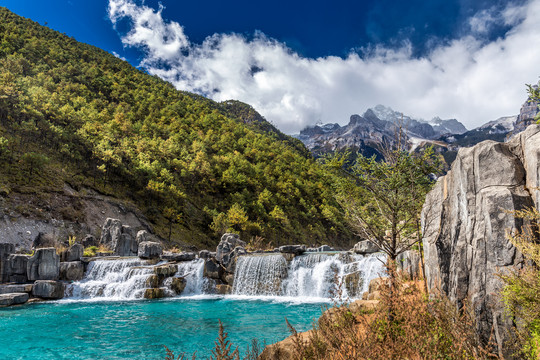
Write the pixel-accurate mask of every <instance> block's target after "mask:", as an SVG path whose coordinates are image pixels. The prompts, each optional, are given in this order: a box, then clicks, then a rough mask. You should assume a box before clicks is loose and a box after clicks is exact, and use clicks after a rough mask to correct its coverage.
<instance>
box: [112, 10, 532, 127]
mask: <svg viewBox="0 0 540 360" xmlns="http://www.w3.org/2000/svg"><path fill="white" fill-rule="evenodd" d="M108 12H109V18H110V19H111V21H112V22H113V24H117V23H118V22H119V21H121V20H122V19H124V20H128V21H129V23H130V30H129V32H128V33H127V34H125V35H123V36H122V42H123V43H124V44H125V45H126V46H133V47H138V48H141V49H143V50H144V54H145V56H144V59H143V60H142V62H141V66H143V67H145V68H146V69H147V71H148V72H149V73H151V74H154V75H158V76H160V77H161V78H163V79H165V80H167V81H170V82H171V83H173V84H174V85H175V86H176V87H177V88H178V89H182V90H187V91H192V92H197V93H200V94H203V95H206V96H208V97H210V98H212V99H214V100H216V101H224V100H228V99H238V100H241V101H244V102H246V103H248V104H251V105H252V106H253V107H255V109H256V110H258V111H259V112H260V113H261V114H262V115H264V116H265V117H266V118H267V119H268V120H270V121H271V122H273V123H274V124H275V125H276V126H277V127H278V128H280V129H281V130H282V131H284V132H287V133H295V132H298V131H299V130H301V129H302V128H304V127H305V126H307V125H312V124H315V123H316V122H319V121H321V122H338V123H341V124H343V123H346V122H347V121H348V118H349V116H350V115H351V114H354V113H362V112H363V111H364V110H366V109H367V108H368V107H372V106H374V105H376V104H379V103H380V104H384V105H387V106H391V107H392V108H394V109H396V110H399V111H403V112H404V113H405V114H408V115H411V116H414V117H418V118H424V119H431V118H432V117H434V116H440V117H441V118H457V119H458V120H460V121H462V122H463V123H464V124H465V125H466V126H467V127H468V128H473V127H476V126H479V125H481V124H483V123H485V122H487V121H489V120H493V119H496V118H498V117H500V116H505V115H512V114H516V113H518V112H519V107H520V105H521V103H523V101H524V100H525V98H526V92H525V86H524V84H525V83H534V82H536V81H537V79H538V76H539V75H540V68H539V67H538V64H539V59H540V26H538V24H539V23H540V0H531V1H529V2H528V3H526V4H524V5H521V6H516V5H508V6H507V7H506V8H504V9H495V8H492V9H489V10H483V11H482V12H480V13H478V14H476V15H475V16H473V17H472V18H471V19H470V20H469V25H470V27H471V32H470V34H469V35H467V36H464V37H462V38H460V39H456V40H453V41H451V42H449V43H445V44H443V45H439V46H438V47H435V48H434V49H433V50H432V51H431V52H430V53H429V54H427V55H425V56H423V57H420V58H418V57H414V56H413V55H412V54H413V51H412V45H411V44H410V43H407V42H405V43H403V44H402V46H401V47H399V48H384V47H375V48H371V49H370V51H369V52H363V53H361V54H359V53H357V52H351V54H350V55H349V56H347V57H346V58H341V57H334V56H328V57H321V58H317V59H311V58H304V57H301V56H299V55H298V54H296V53H295V52H293V51H292V50H291V49H289V48H287V47H286V46H285V45H284V44H283V43H280V42H278V41H276V40H274V39H271V38H269V37H267V36H266V35H264V34H262V33H255V34H254V37H253V39H250V40H248V39H246V38H245V37H244V36H241V35H238V34H214V35H212V36H209V37H208V38H206V39H205V40H204V42H203V43H202V44H194V43H191V42H190V41H189V39H188V37H187V36H186V34H185V33H184V29H183V28H182V26H181V25H180V24H178V23H176V22H173V21H166V20H164V19H163V17H162V7H161V6H160V8H159V9H157V10H156V9H152V8H150V7H148V6H146V5H144V4H137V3H135V2H134V1H133V0H109V7H108ZM494 21H500V22H503V23H504V24H505V25H507V26H511V30H510V31H509V32H507V33H506V34H505V35H504V37H501V38H499V39H497V40H495V41H492V42H489V43H485V41H483V40H482V39H481V38H480V37H481V36H479V34H482V33H485V32H486V31H488V29H489V27H490V26H491V24H492V23H493V22H494Z"/></svg>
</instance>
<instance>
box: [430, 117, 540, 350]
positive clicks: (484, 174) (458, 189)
mask: <svg viewBox="0 0 540 360" xmlns="http://www.w3.org/2000/svg"><path fill="white" fill-rule="evenodd" d="M539 158H540V126H538V125H533V126H531V127H529V128H528V129H527V130H526V131H524V132H523V133H521V134H519V135H518V136H517V137H515V138H514V139H512V140H511V141H510V142H509V143H497V142H494V141H484V142H482V143H480V144H478V145H476V146H474V147H472V148H463V149H460V150H459V153H458V156H457V158H456V160H455V162H454V163H453V164H452V170H451V171H449V172H448V174H447V175H446V176H444V177H442V178H440V179H439V181H438V182H437V184H436V185H435V187H434V189H433V190H432V191H431V192H430V193H429V194H428V196H427V199H426V203H425V204H424V208H423V214H422V220H423V226H424V251H425V261H426V277H427V281H428V287H429V288H430V291H432V292H433V291H441V292H442V293H444V294H446V295H447V296H448V297H449V298H450V300H452V301H454V302H456V303H457V304H458V305H459V306H462V305H463V304H465V303H468V306H469V307H472V310H473V311H474V313H475V316H476V320H477V327H478V332H479V334H480V337H481V339H482V340H483V341H485V342H487V341H488V340H489V338H490V337H492V339H493V340H495V341H496V342H497V344H498V347H499V349H498V350H499V352H500V353H501V354H503V353H504V342H505V340H506V339H508V334H507V330H508V329H509V328H510V327H511V326H512V323H511V321H510V320H509V319H507V318H506V317H505V316H504V311H503V306H502V303H501V301H500V297H499V293H500V290H501V289H502V286H503V284H502V282H501V280H500V279H499V277H497V274H498V273H504V272H506V271H510V270H511V269H512V268H516V267H518V268H519V267H520V266H522V264H523V257H522V255H521V254H520V253H519V251H517V250H516V248H515V247H514V246H513V245H512V244H511V243H510V242H509V241H508V240H507V238H506V231H508V230H510V231H511V230H512V229H516V228H519V227H521V225H522V223H521V221H520V220H519V219H516V218H514V216H513V215H512V213H511V212H512V211H514V210H520V209H523V208H526V207H531V206H536V207H538V206H539V204H540V193H539V191H538V189H537V187H538V186H539V185H540V178H539V174H538V170H539V167H540V161H539ZM535 188H536V189H535Z"/></svg>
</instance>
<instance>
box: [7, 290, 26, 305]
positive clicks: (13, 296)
mask: <svg viewBox="0 0 540 360" xmlns="http://www.w3.org/2000/svg"><path fill="white" fill-rule="evenodd" d="M28 298H29V295H28V293H8V294H0V306H10V305H19V304H24V303H25V302H27V301H28Z"/></svg>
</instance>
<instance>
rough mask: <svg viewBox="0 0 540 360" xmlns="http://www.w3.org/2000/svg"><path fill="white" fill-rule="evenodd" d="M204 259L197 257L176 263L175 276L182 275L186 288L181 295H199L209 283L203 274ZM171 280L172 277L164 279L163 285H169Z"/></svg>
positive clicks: (206, 288)
mask: <svg viewBox="0 0 540 360" xmlns="http://www.w3.org/2000/svg"><path fill="white" fill-rule="evenodd" d="M203 274H204V260H203V259H197V260H193V261H186V262H181V263H179V264H178V272H177V273H176V274H175V275H174V276H175V277H183V278H184V279H186V288H185V289H184V291H183V292H182V295H200V294H204V293H205V292H206V291H207V290H208V288H209V286H210V284H209V280H208V279H206V278H205V277H204V276H203ZM170 282H172V278H168V279H166V280H165V282H164V283H163V285H165V286H169V283H170Z"/></svg>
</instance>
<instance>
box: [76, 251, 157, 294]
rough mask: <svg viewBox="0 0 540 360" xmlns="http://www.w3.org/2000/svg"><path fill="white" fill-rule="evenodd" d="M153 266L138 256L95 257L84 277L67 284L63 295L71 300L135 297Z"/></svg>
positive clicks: (142, 290)
mask: <svg viewBox="0 0 540 360" xmlns="http://www.w3.org/2000/svg"><path fill="white" fill-rule="evenodd" d="M151 274H152V268H151V267H148V266H147V262H146V261H143V260H140V259H139V258H126V259H111V260H94V261H92V262H90V264H88V269H87V270H86V274H85V277H84V279H83V280H81V281H78V282H74V283H72V284H70V285H68V286H67V288H66V295H67V296H66V297H68V298H74V299H96V298H103V299H110V300H123V299H137V298H141V297H142V296H143V293H144V289H145V288H146V280H147V279H148V276H149V275H151Z"/></svg>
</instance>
